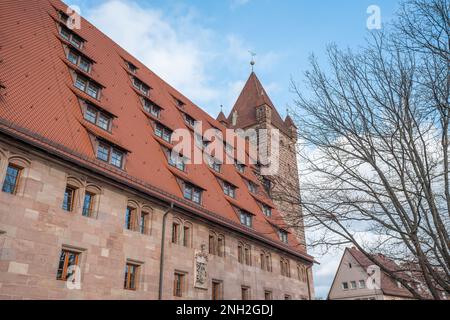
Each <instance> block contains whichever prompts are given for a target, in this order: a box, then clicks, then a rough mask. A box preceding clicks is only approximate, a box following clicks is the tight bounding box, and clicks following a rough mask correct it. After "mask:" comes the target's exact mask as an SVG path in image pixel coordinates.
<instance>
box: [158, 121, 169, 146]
mask: <svg viewBox="0 0 450 320" xmlns="http://www.w3.org/2000/svg"><path fill="white" fill-rule="evenodd" d="M155 135H156V136H158V137H160V138H161V139H163V140H165V141H167V142H169V143H170V142H171V140H172V130H170V129H169V128H167V127H165V126H163V125H162V124H160V123H156V124H155Z"/></svg>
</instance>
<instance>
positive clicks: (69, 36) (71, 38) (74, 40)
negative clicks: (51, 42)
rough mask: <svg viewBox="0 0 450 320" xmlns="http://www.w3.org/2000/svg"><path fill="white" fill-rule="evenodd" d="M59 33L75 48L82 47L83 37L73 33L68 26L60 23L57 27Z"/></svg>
mask: <svg viewBox="0 0 450 320" xmlns="http://www.w3.org/2000/svg"><path fill="white" fill-rule="evenodd" d="M59 34H60V35H61V37H63V38H64V39H65V40H67V41H68V42H70V43H71V44H72V45H73V46H74V47H75V48H78V49H81V48H82V47H83V44H84V41H83V39H81V38H80V37H79V36H77V35H76V34H74V33H73V32H72V31H71V30H70V29H69V28H67V27H65V26H63V25H61V26H60V28H59Z"/></svg>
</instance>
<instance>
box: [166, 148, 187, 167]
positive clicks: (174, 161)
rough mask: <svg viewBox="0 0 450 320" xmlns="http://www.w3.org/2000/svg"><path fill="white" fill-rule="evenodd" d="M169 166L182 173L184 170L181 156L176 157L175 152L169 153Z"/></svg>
mask: <svg viewBox="0 0 450 320" xmlns="http://www.w3.org/2000/svg"><path fill="white" fill-rule="evenodd" d="M169 153H170V154H169V164H170V165H171V166H172V167H175V168H177V169H178V170H181V171H184V170H185V169H186V165H185V163H184V162H185V160H184V158H183V157H182V156H180V155H178V154H177V153H176V152H171V151H169Z"/></svg>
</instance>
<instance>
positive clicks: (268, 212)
mask: <svg viewBox="0 0 450 320" xmlns="http://www.w3.org/2000/svg"><path fill="white" fill-rule="evenodd" d="M262 209H263V213H264V215H265V216H267V217H271V216H272V208H271V207H269V206H266V205H265V204H263V206H262Z"/></svg>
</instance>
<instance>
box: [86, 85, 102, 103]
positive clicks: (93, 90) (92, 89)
mask: <svg viewBox="0 0 450 320" xmlns="http://www.w3.org/2000/svg"><path fill="white" fill-rule="evenodd" d="M99 90H100V89H99V88H98V86H97V85H95V84H93V83H89V85H88V88H87V91H86V93H87V94H88V95H90V96H91V97H92V98H94V99H97V98H98V93H99Z"/></svg>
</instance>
